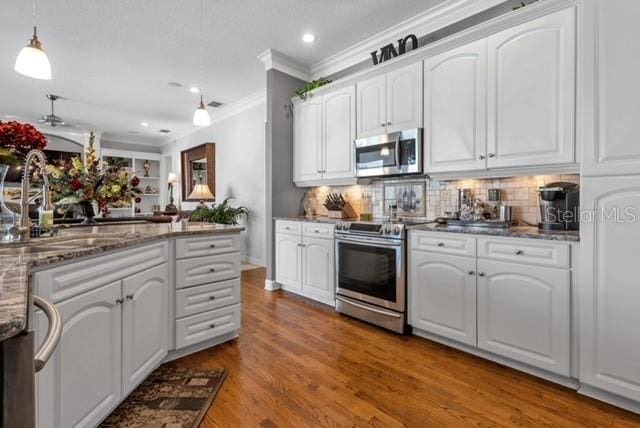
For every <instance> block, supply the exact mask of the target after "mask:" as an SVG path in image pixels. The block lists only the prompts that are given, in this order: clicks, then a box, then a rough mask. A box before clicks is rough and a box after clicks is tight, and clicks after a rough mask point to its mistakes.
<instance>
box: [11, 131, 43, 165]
mask: <svg viewBox="0 0 640 428" xmlns="http://www.w3.org/2000/svg"><path fill="white" fill-rule="evenodd" d="M46 146H47V138H46V137H45V136H44V135H43V134H42V133H41V132H40V131H38V130H37V129H36V128H34V127H33V126H32V125H29V124H28V123H18V122H15V121H12V122H0V148H1V149H4V150H2V151H1V152H0V156H1V157H0V159H1V160H2V163H6V164H16V163H19V162H20V161H21V160H22V158H23V157H24V156H25V155H26V154H27V153H29V151H30V150H33V149H38V150H43V149H44V148H45V147H46Z"/></svg>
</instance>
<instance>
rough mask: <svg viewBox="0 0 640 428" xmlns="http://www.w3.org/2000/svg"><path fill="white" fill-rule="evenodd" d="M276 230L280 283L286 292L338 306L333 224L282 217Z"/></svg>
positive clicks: (277, 275)
mask: <svg viewBox="0 0 640 428" xmlns="http://www.w3.org/2000/svg"><path fill="white" fill-rule="evenodd" d="M300 224H302V225H303V226H302V227H300V226H299V225H300ZM276 231H277V232H276V251H275V257H276V282H277V283H278V284H280V286H281V287H282V288H283V289H284V290H286V291H290V292H292V293H296V294H300V295H303V296H305V297H308V298H310V299H313V300H317V301H319V302H322V303H325V304H327V305H331V306H334V305H335V300H334V298H335V248H334V245H335V241H334V239H333V225H330V224H317V223H305V222H287V221H282V220H278V221H277V222H276Z"/></svg>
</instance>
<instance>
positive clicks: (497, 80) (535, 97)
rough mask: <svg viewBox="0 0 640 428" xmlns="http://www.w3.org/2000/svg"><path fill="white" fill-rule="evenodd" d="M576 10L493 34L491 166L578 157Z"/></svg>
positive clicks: (490, 56) (490, 57)
mask: <svg viewBox="0 0 640 428" xmlns="http://www.w3.org/2000/svg"><path fill="white" fill-rule="evenodd" d="M575 14H576V10H575V8H568V9H565V10H562V11H560V12H556V13H553V14H550V15H547V16H544V17H541V18H538V19H535V20H533V21H530V22H527V23H525V24H521V25H518V26H516V27H513V28H510V29H508V30H505V31H502V32H500V33H497V34H494V35H492V36H490V37H489V38H488V70H489V71H488V75H489V80H488V91H487V93H488V121H487V123H488V125H487V126H488V128H487V135H488V150H487V159H488V160H487V166H488V167H489V168H498V167H520V166H536V165H547V164H563V163H573V162H575V129H574V128H575V108H576V101H575V99H576V97H575V85H576V69H575V61H576V53H575V50H576V48H575V44H576V35H575V32H576V28H575V27H576V25H575V21H576V18H575ZM639 153H640V152H639Z"/></svg>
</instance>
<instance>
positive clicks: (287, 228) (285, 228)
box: [284, 171, 320, 230]
mask: <svg viewBox="0 0 640 428" xmlns="http://www.w3.org/2000/svg"><path fill="white" fill-rule="evenodd" d="M318 172H320V171H318ZM290 229H291V228H290V227H289V226H285V227H284V230H290Z"/></svg>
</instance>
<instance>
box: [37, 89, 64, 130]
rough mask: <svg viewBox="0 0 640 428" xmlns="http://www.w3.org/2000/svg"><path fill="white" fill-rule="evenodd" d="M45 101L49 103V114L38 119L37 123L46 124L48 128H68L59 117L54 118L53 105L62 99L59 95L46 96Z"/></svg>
mask: <svg viewBox="0 0 640 428" xmlns="http://www.w3.org/2000/svg"><path fill="white" fill-rule="evenodd" d="M47 99H48V100H49V101H51V114H45V115H44V116H42V117H41V118H40V119H38V123H42V124H46V125H49V126H69V124H68V123H66V122H65V121H64V119H63V118H61V117H60V116H56V114H55V109H54V103H55V102H56V101H57V100H59V99H64V98H63V97H61V96H59V95H53V94H47Z"/></svg>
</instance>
